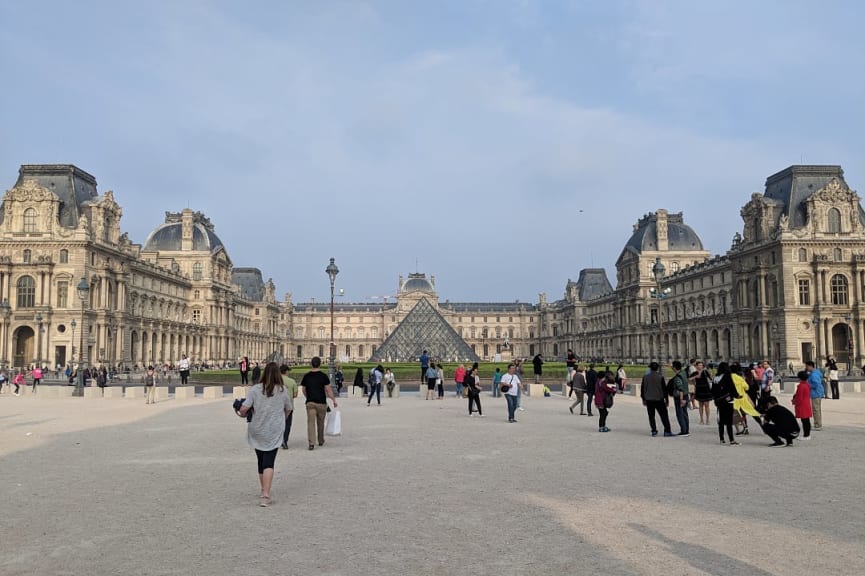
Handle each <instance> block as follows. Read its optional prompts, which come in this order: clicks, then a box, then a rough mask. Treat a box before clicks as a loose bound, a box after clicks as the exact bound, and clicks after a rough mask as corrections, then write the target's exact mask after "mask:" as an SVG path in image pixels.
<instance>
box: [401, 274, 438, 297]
mask: <svg viewBox="0 0 865 576" xmlns="http://www.w3.org/2000/svg"><path fill="white" fill-rule="evenodd" d="M402 291H403V292H416V291H421V292H435V288H433V285H432V284H431V283H430V281H429V280H427V279H426V274H424V273H422V272H416V273H414V274H409V275H408V280H406V281H405V284H403V285H402Z"/></svg>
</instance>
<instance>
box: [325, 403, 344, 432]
mask: <svg viewBox="0 0 865 576" xmlns="http://www.w3.org/2000/svg"><path fill="white" fill-rule="evenodd" d="M324 433H325V434H327V435H328V436H339V435H340V434H342V418H341V417H340V415H339V410H335V409H334V410H331V411H330V412H328V413H327V418H326V421H325V423H324Z"/></svg>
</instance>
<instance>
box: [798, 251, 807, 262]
mask: <svg viewBox="0 0 865 576" xmlns="http://www.w3.org/2000/svg"><path fill="white" fill-rule="evenodd" d="M807 261H808V251H807V250H805V249H804V248H799V262H807Z"/></svg>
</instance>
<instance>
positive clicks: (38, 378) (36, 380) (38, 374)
mask: <svg viewBox="0 0 865 576" xmlns="http://www.w3.org/2000/svg"><path fill="white" fill-rule="evenodd" d="M30 374H31V375H32V376H33V393H34V394H36V385H37V384H41V383H42V367H41V366H34V367H33V371H32V372H31V373H30ZM837 387H838V382H835V388H837Z"/></svg>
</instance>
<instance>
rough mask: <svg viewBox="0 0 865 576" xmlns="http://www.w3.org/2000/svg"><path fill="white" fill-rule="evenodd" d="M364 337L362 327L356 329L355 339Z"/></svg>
mask: <svg viewBox="0 0 865 576" xmlns="http://www.w3.org/2000/svg"><path fill="white" fill-rule="evenodd" d="M364 336H365V334H364V331H363V326H361V327H360V328H358V329H357V337H358V338H363V337H364Z"/></svg>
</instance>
